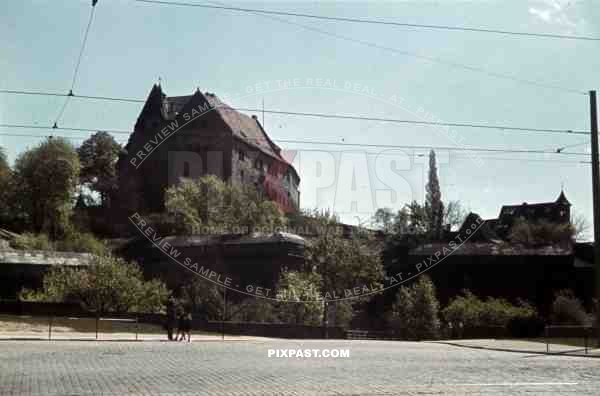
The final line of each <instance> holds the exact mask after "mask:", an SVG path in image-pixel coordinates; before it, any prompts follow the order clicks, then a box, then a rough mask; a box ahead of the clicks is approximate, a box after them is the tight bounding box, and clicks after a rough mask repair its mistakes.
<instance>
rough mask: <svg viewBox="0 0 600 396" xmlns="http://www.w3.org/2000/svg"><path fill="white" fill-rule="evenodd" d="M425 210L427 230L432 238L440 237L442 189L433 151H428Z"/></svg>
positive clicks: (442, 211)
mask: <svg viewBox="0 0 600 396" xmlns="http://www.w3.org/2000/svg"><path fill="white" fill-rule="evenodd" d="M425 190H426V191H427V194H426V196H425V212H426V215H427V223H428V231H429V233H430V236H431V238H432V239H434V240H437V239H440V238H441V237H442V233H443V229H442V223H443V220H444V203H443V202H442V191H441V189H440V181H439V178H438V171H437V164H436V160H435V151H433V150H431V151H430V152H429V178H428V180H427V185H426V186H425Z"/></svg>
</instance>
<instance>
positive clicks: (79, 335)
mask: <svg viewBox="0 0 600 396" xmlns="http://www.w3.org/2000/svg"><path fill="white" fill-rule="evenodd" d="M51 336H52V339H51V341H132V342H135V341H146V342H147V341H154V342H160V341H164V342H167V335H166V333H165V334H158V333H156V334H148V333H143V334H142V333H140V334H138V336H137V340H136V337H135V333H129V332H127V333H116V332H115V333H101V332H100V333H98V338H97V339H96V333H95V332H77V331H54V330H53V331H52V334H51ZM10 340H12V341H15V340H19V341H28V340H37V341H40V340H43V341H46V340H48V330H47V329H46V331H24V332H15V331H0V342H2V341H10ZM222 340H223V337H222V335H221V334H208V333H199V334H194V333H192V342H202V341H222ZM256 340H264V338H261V337H251V336H237V335H228V334H225V341H256Z"/></svg>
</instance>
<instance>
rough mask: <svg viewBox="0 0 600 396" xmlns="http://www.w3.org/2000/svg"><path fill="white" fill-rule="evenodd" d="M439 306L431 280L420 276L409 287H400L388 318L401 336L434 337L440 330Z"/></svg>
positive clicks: (412, 337)
mask: <svg viewBox="0 0 600 396" xmlns="http://www.w3.org/2000/svg"><path fill="white" fill-rule="evenodd" d="M439 308H440V305H439V302H438V300H437V298H436V296H435V286H434V284H433V282H432V281H431V279H429V277H427V276H421V277H419V280H418V281H417V282H416V283H414V284H413V285H411V286H410V287H406V286H402V287H401V288H400V290H399V291H398V294H397V297H396V302H395V303H394V305H393V306H392V310H391V312H390V314H389V316H388V318H389V319H388V320H389V322H390V324H391V325H392V326H393V327H394V328H396V329H397V330H398V331H399V333H400V335H401V336H403V337H406V338H409V339H435V338H437V337H438V336H439V330H440V319H439Z"/></svg>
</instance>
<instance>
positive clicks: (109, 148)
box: [77, 131, 121, 207]
mask: <svg viewBox="0 0 600 396" xmlns="http://www.w3.org/2000/svg"><path fill="white" fill-rule="evenodd" d="M120 150H121V146H120V145H119V143H117V141H116V140H115V139H114V138H113V137H112V135H110V134H109V133H108V132H103V131H100V132H96V133H95V134H93V135H92V136H91V137H89V138H88V139H87V140H85V141H84V142H83V144H82V145H81V146H80V147H79V148H78V149H77V154H78V156H79V162H80V163H81V173H80V175H79V179H80V183H81V184H82V185H83V186H85V187H87V188H88V189H89V190H91V191H94V192H96V193H98V194H99V195H100V201H101V205H102V206H104V207H109V206H110V197H111V196H112V194H113V192H114V191H115V190H116V188H117V174H116V163H117V160H118V157H119V151H120Z"/></svg>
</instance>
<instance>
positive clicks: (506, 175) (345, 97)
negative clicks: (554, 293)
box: [0, 0, 600, 221]
mask: <svg viewBox="0 0 600 396" xmlns="http://www.w3.org/2000/svg"><path fill="white" fill-rule="evenodd" d="M198 2H200V3H201V1H200V0H198ZM227 4H228V5H237V6H243V7H251V8H263V9H272V10H284V11H295V12H304V13H313V14H320V15H330V16H345V17H357V18H377V19H385V20H391V21H399V22H411V23H424V24H444V25H463V26H477V27H487V28H492V29H494V28H495V29H505V30H517V31H528V32H542V33H556V34H573V35H586V36H595V37H598V36H600V25H599V22H598V21H600V4H598V3H597V2H594V1H579V2H577V1H560V0H555V1H551V0H544V1H481V2H467V1H461V2H459V1H427V2H425V1H416V0H415V1H401V2H375V1H373V2H311V3H308V2H262V3H258V2H232V3H229V2H228V3H227ZM1 8H2V12H1V13H0V40H2V57H1V58H0V88H3V89H23V90H39V91H57V92H67V91H68V87H69V85H70V80H71V76H72V73H73V69H74V63H75V60H76V57H77V54H78V51H79V47H80V43H81V38H82V35H83V31H84V29H85V26H86V24H87V20H88V16H89V12H90V1H76V0H73V1H66V0H64V1H31V0H23V1H22V0H18V1H17V0H15V1H7V2H4V3H3V4H2V6H1ZM280 18H282V19H285V20H287V21H291V22H293V23H296V24H302V25H305V26H308V27H312V28H316V29H320V30H324V31H328V32H330V33H335V34H338V35H343V36H349V37H352V38H355V39H357V40H363V41H368V42H372V43H377V44H378V45H380V46H387V47H394V48H396V49H398V50H403V51H410V52H414V53H419V54H422V55H426V56H430V57H436V58H442V59H444V60H447V61H450V62H456V63H462V64H466V65H471V66H476V67H482V68H485V69H487V70H489V71H491V72H499V73H505V74H510V75H514V76H517V77H519V78H522V79H529V80H536V81H540V82H545V83H548V84H554V85H559V86H563V87H568V88H572V89H576V90H580V91H582V92H585V91H588V90H590V89H598V88H600V76H599V74H598V70H600V42H597V41H596V42H594V41H574V40H556V39H543V38H525V37H506V36H498V35H492V34H482V33H467V32H449V31H431V30H419V29H411V28H400V27H390V26H373V25H365V24H346V23H340V22H327V21H315V20H307V19H303V18H298V17H280ZM159 76H160V77H162V80H163V83H162V86H163V89H164V91H165V92H166V93H167V95H173V96H177V95H186V94H190V93H192V92H193V91H194V90H195V89H196V87H200V89H201V90H203V91H209V92H214V93H216V94H217V95H221V96H222V95H224V94H225V93H227V94H230V95H232V96H233V98H234V99H232V101H231V104H232V105H236V106H240V107H260V106H261V101H262V100H263V99H264V102H265V107H266V108H268V109H276V110H289V111H300V112H319V113H339V114H360V115H370V116H375V117H388V118H404V119H418V118H417V117H416V116H415V115H414V114H411V112H413V113H414V112H415V111H416V110H417V109H418V108H424V109H426V111H427V112H429V113H430V114H433V115H435V117H436V118H439V119H442V120H444V121H455V122H476V123H489V124H507V125H516V126H528V127H537V128H557V129H558V128H565V129H578V130H587V129H589V113H588V99H587V97H586V96H585V95H582V94H573V93H569V92H564V91H559V90H552V89H545V88H540V87H536V86H531V85H525V84H521V83H517V82H514V81H508V80H505V79H498V78H493V77H490V76H489V75H486V74H482V73H476V72H473V71H466V70H463V69H460V68H452V67H449V66H447V65H443V64H438V63H435V62H430V61H426V60H422V59H417V58H415V57H409V56H404V55H399V54H393V53H390V52H388V51H385V50H381V49H377V48H371V47H368V46H365V45H361V44H359V43H352V42H348V41H345V40H340V39H336V38H335V37H331V36H325V35H323V34H322V33H318V32H315V31H311V30H308V29H306V28H303V27H301V26H298V25H294V24H291V23H284V22H282V21H278V20H274V19H273V18H270V17H265V16H259V15H253V14H242V13H236V12H230V11H220V10H209V9H200V8H185V7H164V6H157V5H149V4H142V3H136V2H134V1H126V0H119V1H115V0H113V1H107V0H100V1H99V3H98V5H97V6H96V14H95V20H94V23H93V25H92V29H91V31H90V35H89V39H88V43H87V48H86V51H85V54H84V57H83V60H82V63H81V68H80V73H79V77H78V80H77V83H76V85H75V90H74V92H75V93H76V94H81V95H86V94H87V95H98V96H112V97H129V98H145V96H146V95H147V93H148V92H149V90H150V88H151V86H152V84H153V83H154V82H156V81H157V79H158V77H159ZM294 78H298V79H300V80H301V81H302V82H303V85H304V86H306V84H305V81H306V79H307V78H313V79H316V78H322V79H324V80H325V79H329V80H331V81H333V80H336V81H337V82H338V84H339V85H343V84H344V82H345V81H350V82H352V83H358V84H361V85H362V86H364V85H368V86H369V87H370V89H372V90H373V91H374V92H375V94H376V96H381V97H384V98H388V97H390V96H391V95H397V96H398V97H402V98H403V99H404V102H403V108H399V107H397V106H393V105H390V104H389V103H385V102H384V101H382V100H377V99H376V98H372V97H368V96H362V95H358V94H355V93H352V92H348V91H344V90H337V91H335V90H325V89H319V88H306V87H304V88H303V89H290V90H278V91H274V92H264V93H261V94H256V95H252V96H248V97H246V98H243V99H235V97H236V94H238V95H237V96H239V95H244V93H245V92H246V91H245V90H246V88H247V87H248V86H255V84H257V83H263V84H264V83H265V82H271V84H272V85H274V84H276V83H275V81H276V80H284V79H294ZM62 101H63V99H62V98H55V97H32V96H17V95H7V94H0V122H1V123H16V124H38V125H52V123H53V121H54V118H55V117H56V115H57V113H58V111H59V109H60V107H61V104H62ZM140 108H141V105H140V104H126V103H111V102H93V101H83V100H72V101H71V103H70V104H69V106H68V108H67V110H66V112H65V114H64V116H63V118H62V120H61V122H60V125H61V126H65V127H84V128H88V127H89V128H98V129H103V128H106V129H124V130H130V129H132V128H133V125H134V123H135V120H136V118H137V115H138V112H139V110H140ZM265 126H266V129H267V131H268V132H269V134H270V135H271V137H272V138H273V139H274V140H275V141H277V140H278V139H321V140H327V141H341V139H344V142H346V143H370V144H375V143H378V144H397V145H398V144H399V145H434V146H452V145H454V143H453V142H452V141H451V140H450V139H449V138H448V137H446V136H444V135H443V134H442V133H441V132H440V131H438V130H436V129H434V128H429V127H428V128H424V127H415V126H412V125H400V124H386V123H381V122H368V121H343V120H323V119H312V118H302V117H291V116H281V115H269V114H267V115H266V116H265ZM455 129H456V131H457V133H458V134H459V135H460V136H462V138H463V140H462V143H463V144H465V145H472V146H478V147H483V146H486V147H503V148H526V149H554V148H556V147H560V146H563V145H567V144H573V143H579V142H585V141H586V140H587V139H588V138H587V136H568V135H549V134H518V133H509V132H502V131H496V130H488V129H467V128H455ZM0 133H32V134H41V133H42V131H36V130H33V131H31V130H22V129H19V130H14V129H9V128H0ZM61 134H63V135H66V134H69V133H66V132H61ZM69 135H73V136H86V134H84V133H70V134H69ZM117 137H118V139H119V140H120V141H123V140H124V139H125V136H123V135H118V136H117ZM38 141H39V139H34V138H18V137H7V136H2V135H0V145H1V146H3V147H5V148H6V150H7V151H8V154H9V157H10V159H11V160H13V159H14V158H15V156H16V155H18V153H20V152H21V151H23V150H24V149H26V148H27V147H30V146H32V145H34V144H36V142H38ZM280 145H281V146H283V147H285V148H288V149H290V150H293V149H299V150H300V158H301V161H303V159H304V160H306V159H311V158H316V157H315V156H313V154H312V153H310V152H309V151H308V150H310V149H313V150H316V149H319V150H329V151H334V153H333V155H334V158H336V161H337V162H336V163H337V165H339V164H340V162H339V161H338V160H339V152H335V151H336V150H341V149H344V148H343V147H337V148H336V147H320V146H308V145H305V144H301V145H299V144H285V143H281V144H280ZM307 149H308V150H307ZM349 149H351V150H360V147H355V148H349ZM369 151H370V152H373V153H374V152H377V150H375V149H369ZM570 151H573V152H574V151H579V152H589V145H582V146H578V147H574V148H572V149H571V150H570ZM407 153H408V155H409V156H412V155H413V154H414V153H412V152H410V151H409V152H407ZM438 154H439V155H440V157H442V158H447V159H448V161H447V163H443V164H440V177H441V181H442V188H443V196H444V198H445V199H452V200H454V199H458V200H461V201H463V203H464V204H465V206H467V207H468V208H470V209H471V210H473V211H476V212H478V213H480V214H481V215H482V216H483V217H484V218H488V217H494V216H496V215H497V213H498V211H499V208H500V206H501V205H503V204H515V203H520V202H523V201H527V202H540V201H549V200H554V199H555V198H556V197H557V196H558V194H559V191H560V187H561V183H562V184H564V186H565V191H566V194H567V197H568V198H569V199H570V200H571V203H572V204H573V210H574V212H576V213H581V214H584V215H585V216H587V217H588V218H591V187H590V185H591V181H590V178H591V175H590V168H589V166H588V165H586V164H580V163H578V162H577V161H584V160H587V159H588V158H586V157H570V156H569V157H568V156H557V155H546V156H542V155H538V156H533V155H526V156H525V155H515V154H493V155H492V154H485V153H482V154H480V157H481V159H482V160H483V165H482V166H481V167H478V166H476V165H475V164H474V162H472V161H471V160H469V159H467V158H465V157H466V156H465V154H464V153H460V152H450V153H444V152H439V153H438ZM494 156H495V157H499V158H503V159H506V158H513V159H514V158H529V159H535V160H541V159H544V158H546V159H556V160H557V162H550V161H535V162H533V161H532V162H520V161H515V160H510V161H509V160H493V159H492V158H491V157H494ZM360 157H361V154H356V153H353V154H348V155H347V156H345V157H344V159H343V161H342V167H341V169H342V174H341V175H340V172H339V169H336V171H335V175H336V181H337V180H340V179H343V177H344V176H343V175H344V169H346V170H347V169H348V168H350V169H352V168H355V169H354V171H355V173H356V177H357V185H359V186H358V187H359V188H360V184H361V183H360V180H362V179H361V178H364V177H365V176H366V175H370V176H371V178H370V179H369V181H370V185H369V186H368V187H370V188H367V190H366V191H371V192H372V193H373V194H374V191H375V190H376V189H379V188H382V187H383V186H382V184H381V182H379V181H377V182H376V181H374V180H376V178H375V177H374V171H373V169H374V168H375V165H374V158H375V157H373V156H369V157H368V158H369V159H368V161H367V167H368V168H369V169H368V170H365V169H364V167H363V166H362V163H361V158H360ZM401 158H402V155H400V156H399V157H398V158H397V159H401ZM388 165H389V164H384V165H383V166H384V167H388ZM411 166H412V171H410V172H404V173H403V176H404V179H406V180H407V181H406V182H405V181H402V180H400V181H398V183H399V185H398V186H396V187H397V188H396V187H394V188H395V189H396V190H397V191H399V192H400V197H399V200H397V202H396V204H395V206H396V207H400V206H401V205H402V204H403V203H404V201H406V200H408V199H410V198H414V199H419V200H420V199H422V193H421V191H422V179H423V167H422V166H421V165H419V164H415V163H413V164H412V165H411ZM299 168H300V172H301V176H302V178H303V179H302V183H301V189H302V191H303V196H302V198H303V206H305V207H311V206H315V205H318V206H319V207H331V206H333V205H334V202H335V200H336V199H337V200H338V201H337V202H336V208H338V209H339V208H343V207H345V206H347V204H348V202H344V199H348V194H344V192H345V191H346V190H347V188H346V190H344V189H342V193H340V189H339V188H338V189H337V191H338V194H337V196H336V188H335V185H334V186H333V187H331V188H328V189H325V190H323V191H319V193H318V194H316V193H311V191H313V192H314V191H315V186H316V184H315V179H314V177H313V176H311V175H310V174H309V173H310V172H309V170H310V169H312V168H311V167H310V166H306V167H303V166H302V164H300V165H299ZM313 168H314V167H313ZM338 168H339V166H338ZM392 179H393V178H392ZM392 179H390V180H392ZM394 180H396V179H394ZM384 182H385V181H384ZM394 182H395V181H394ZM407 185H408V186H409V187H407ZM405 193H406V194H405ZM362 194H366V192H364V193H362ZM304 198H306V199H304ZM363 201H364V200H363ZM361 202H362V201H361ZM365 202H366V201H365ZM344 203H345V204H346V205H344ZM375 208H376V206H373V210H374V209H375ZM368 214H369V210H363V211H362V212H360V213H344V215H343V217H344V219H345V220H346V221H353V220H354V216H355V215H358V216H359V217H360V218H363V219H364V218H365V217H366V216H368Z"/></svg>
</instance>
